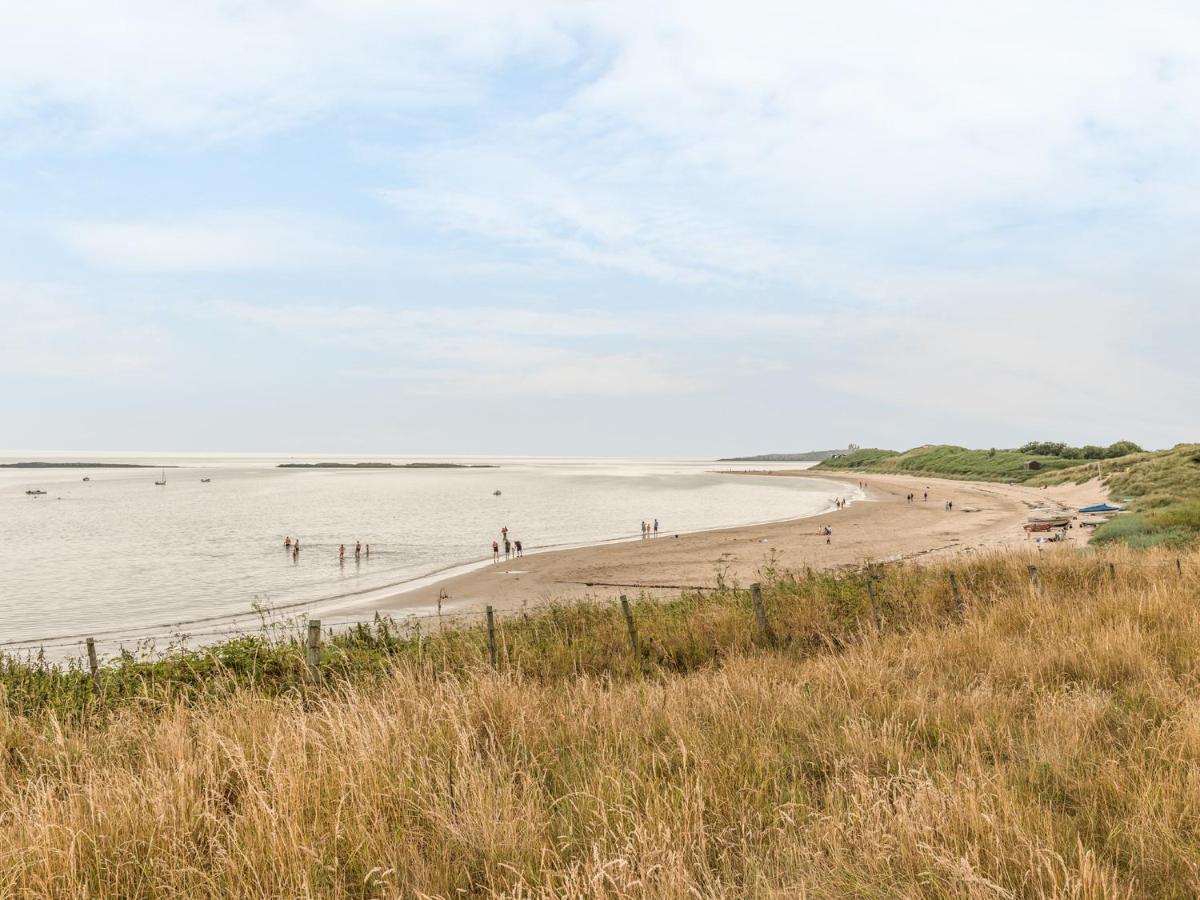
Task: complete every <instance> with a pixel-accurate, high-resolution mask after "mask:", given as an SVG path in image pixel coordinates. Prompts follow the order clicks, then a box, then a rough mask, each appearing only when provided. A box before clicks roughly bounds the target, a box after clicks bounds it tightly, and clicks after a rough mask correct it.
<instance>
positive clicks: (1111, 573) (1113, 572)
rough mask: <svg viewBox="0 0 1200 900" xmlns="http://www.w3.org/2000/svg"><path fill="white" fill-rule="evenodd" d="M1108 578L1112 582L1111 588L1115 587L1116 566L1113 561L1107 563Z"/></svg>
mask: <svg viewBox="0 0 1200 900" xmlns="http://www.w3.org/2000/svg"><path fill="white" fill-rule="evenodd" d="M1108 580H1109V581H1111V582H1112V586H1113V589H1114V590H1115V589H1116V587H1117V567H1116V566H1115V565H1114V564H1113V563H1109V564H1108Z"/></svg>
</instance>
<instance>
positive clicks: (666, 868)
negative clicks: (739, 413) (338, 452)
mask: <svg viewBox="0 0 1200 900" xmlns="http://www.w3.org/2000/svg"><path fill="white" fill-rule="evenodd" d="M1177 560H1178V561H1177ZM1110 563H1111V564H1113V566H1114V568H1113V570H1112V572H1115V574H1116V580H1115V581H1114V580H1113V579H1112V575H1111V573H1110V570H1109V568H1108V566H1109V564H1110ZM1029 564H1036V565H1037V566H1038V572H1037V578H1036V580H1033V579H1031V578H1030V575H1029V573H1028V571H1027V568H1026V567H1027V565H1029ZM951 572H953V573H954V574H955V577H956V581H957V585H958V588H959V594H958V597H957V598H956V596H955V594H954V591H953V588H952V585H951V583H950V578H949V576H950V573H951ZM764 576H765V582H766V583H765V589H764V600H765V609H766V614H767V617H768V619H769V621H770V624H771V625H772V628H773V630H774V632H775V635H776V639H775V641H774V642H771V641H768V640H767V639H766V638H765V637H764V636H763V635H762V634H761V633H760V632H759V631H758V629H757V627H756V624H755V618H754V615H753V610H752V607H751V602H750V598H749V596H748V594H747V593H746V592H744V591H741V590H737V589H730V590H728V591H723V592H719V593H713V594H709V595H704V596H699V595H687V596H681V597H680V598H678V600H676V601H673V602H670V603H666V604H658V603H654V602H651V601H643V602H638V603H635V604H634V615H635V619H636V622H637V626H638V629H639V638H640V641H639V646H640V649H641V654H640V658H639V659H637V660H634V658H633V657H632V654H631V653H630V645H629V642H628V636H627V634H626V632H625V626H624V621H623V619H622V617H621V613H620V610H619V608H615V607H614V606H613V605H610V604H580V605H565V606H559V607H553V608H550V609H548V610H545V611H539V612H537V613H532V612H531V613H529V614H528V615H526V614H524V613H520V612H517V613H509V614H507V615H505V616H502V617H501V619H500V625H501V627H500V629H499V638H500V652H499V671H494V670H493V669H492V668H491V667H490V665H488V664H487V651H486V643H485V642H486V637H485V634H484V632H483V631H482V630H481V629H480V628H478V627H477V626H474V625H465V626H464V627H458V628H447V629H446V630H445V631H444V632H442V633H441V634H438V633H437V632H436V631H435V632H434V633H432V634H428V633H425V634H422V635H421V636H420V637H419V638H418V637H417V636H416V635H415V634H412V633H404V634H397V633H396V631H395V629H394V628H393V627H392V626H389V625H387V623H380V625H379V626H377V627H372V628H364V629H361V630H360V631H359V632H357V633H354V634H350V635H346V636H344V637H343V638H339V639H338V640H337V641H334V642H327V643H326V645H325V647H324V651H323V656H322V660H321V667H322V680H321V683H320V684H316V685H310V684H308V683H307V682H306V680H305V678H304V674H303V665H302V660H301V657H300V648H299V646H298V645H297V644H295V643H291V644H289V643H286V642H284V643H271V642H269V641H268V642H264V643H262V644H253V645H242V646H239V647H237V648H235V649H229V648H228V647H227V648H224V649H217V650H214V651H212V652H211V653H210V652H209V651H197V652H196V653H195V654H176V655H175V658H173V659H172V660H169V661H167V662H165V663H162V664H158V665H159V667H158V668H155V667H153V666H147V667H146V668H143V669H140V670H135V669H134V668H132V666H133V665H134V664H133V663H131V662H129V661H125V662H123V663H120V664H118V665H117V666H116V667H114V668H112V669H109V670H106V672H105V673H104V678H103V679H102V684H101V692H100V693H99V694H97V695H94V696H92V695H90V694H89V691H90V690H91V688H90V681H86V679H85V686H84V687H79V688H77V689H76V694H74V695H72V696H73V697H74V701H68V700H67V699H65V698H66V695H65V694H63V693H55V692H54V691H53V690H48V689H44V690H43V691H42V692H41V693H40V694H39V693H38V692H37V691H33V690H31V689H29V688H28V685H27V686H26V689H25V692H24V693H23V694H21V695H20V698H18V697H17V694H16V693H15V692H14V688H15V686H16V685H17V684H18V682H14V681H13V680H12V678H13V677H15V675H16V672H17V668H18V666H16V665H10V666H9V667H8V668H7V669H6V671H5V672H4V673H3V677H2V678H0V685H3V687H4V700H5V703H4V706H3V711H2V712H0V735H2V737H3V740H4V753H3V754H0V768H2V776H0V809H3V811H4V812H3V815H0V848H3V849H0V860H2V861H0V896H6V897H77V896H78V897H82V896H88V897H131V898H134V897H146V898H149V897H191V898H204V897H229V896H238V897H253V898H268V897H271V898H275V897H279V898H282V897H337V898H368V897H379V898H384V897H387V898H391V897H461V896H507V897H552V896H553V897H561V896H565V897H668V898H675V897H678V898H684V897H688V898H694V897H747V896H757V897H798V896H811V897H845V896H863V897H867V896H870V897H892V896H909V897H915V896H938V897H1059V896H1070V897H1086V898H1108V897H1114V898H1115V897H1191V896H1195V895H1196V894H1197V893H1198V892H1200V791H1198V790H1197V788H1198V787H1200V701H1198V700H1197V698H1200V590H1198V585H1200V555H1198V554H1196V553H1194V552H1191V553H1187V554H1184V555H1181V556H1179V557H1176V556H1175V555H1173V554H1168V553H1165V552H1163V551H1162V550H1158V551H1151V552H1147V553H1143V554H1134V553H1132V552H1130V551H1127V550H1123V549H1120V548H1110V549H1108V550H1106V551H1105V552H1103V553H1101V554H1079V553H1075V552H1070V551H1058V552H1053V553H1046V554H1037V555H1025V554H1023V553H1022V554H1010V555H1004V556H988V557H979V558H976V559H963V560H957V561H955V562H953V563H948V564H945V565H930V566H926V567H916V566H911V565H906V566H894V567H887V568H886V569H884V568H869V569H864V570H860V571H853V572H844V573H839V574H813V575H808V574H804V573H797V574H795V575H791V574H788V573H776V572H771V571H769V570H768V571H766V572H764ZM869 577H870V578H874V579H875V581H874V587H875V599H876V606H875V607H874V608H872V602H871V597H870V594H869V593H868V591H867V578H869ZM876 613H877V614H878V625H877V624H876ZM247 640H249V639H247ZM205 653H208V654H209V656H210V657H212V658H213V659H221V655H222V654H224V658H223V659H222V661H220V663H219V664H217V663H210V664H209V665H210V667H209V668H207V669H205V668H203V667H202V665H201V663H200V660H201V659H202V658H203V657H204V655H205ZM185 659H186V660H187V661H186V662H184V660H185ZM268 659H269V660H271V662H270V664H269V665H268V663H267V660H268ZM251 661H253V662H251ZM39 671H40V673H41V677H42V678H43V679H44V680H43V682H41V683H42V684H43V685H48V684H52V683H57V682H54V679H55V678H62V679H69V678H72V677H74V676H72V675H70V673H61V672H60V673H58V674H55V673H53V672H48V671H46V670H44V669H43V670H39ZM30 677H32V676H30ZM139 681H140V684H141V687H142V690H141V691H140V692H139V691H138V690H135V689H134V687H133V685H135V684H137V683H138V682H139ZM62 683H63V684H65V683H66V682H62ZM118 686H120V687H119V689H118ZM38 697H40V698H41V699H40V701H37V700H36V698H38Z"/></svg>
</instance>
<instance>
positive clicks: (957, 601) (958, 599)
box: [950, 572, 966, 613]
mask: <svg viewBox="0 0 1200 900" xmlns="http://www.w3.org/2000/svg"><path fill="white" fill-rule="evenodd" d="M950 592H951V593H952V594H953V595H954V606H955V607H956V608H957V609H958V611H959V612H960V613H961V612H963V611H964V610H965V609H966V607H964V606H963V599H962V594H960V593H959V592H958V576H957V575H955V574H954V573H953V572H951V573H950Z"/></svg>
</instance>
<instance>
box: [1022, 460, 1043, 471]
mask: <svg viewBox="0 0 1200 900" xmlns="http://www.w3.org/2000/svg"><path fill="white" fill-rule="evenodd" d="M1041 467H1042V464H1041V463H1040V462H1038V461H1037V460H1036V459H1031V460H1028V461H1027V462H1026V463H1025V464H1024V465H1023V466H1021V468H1023V469H1028V470H1029V471H1030V472H1036V471H1037V470H1038V469H1040V468H1041Z"/></svg>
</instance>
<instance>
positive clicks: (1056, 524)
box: [1025, 519, 1071, 532]
mask: <svg viewBox="0 0 1200 900" xmlns="http://www.w3.org/2000/svg"><path fill="white" fill-rule="evenodd" d="M1070 524H1071V520H1070V519H1056V520H1054V521H1052V522H1030V523H1029V524H1027V525H1026V526H1025V531H1027V532H1033V531H1056V530H1057V529H1059V528H1066V527H1067V526H1068V525H1070Z"/></svg>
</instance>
